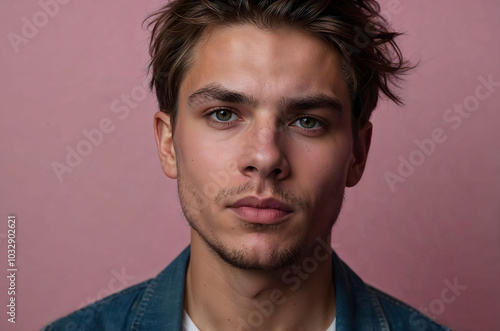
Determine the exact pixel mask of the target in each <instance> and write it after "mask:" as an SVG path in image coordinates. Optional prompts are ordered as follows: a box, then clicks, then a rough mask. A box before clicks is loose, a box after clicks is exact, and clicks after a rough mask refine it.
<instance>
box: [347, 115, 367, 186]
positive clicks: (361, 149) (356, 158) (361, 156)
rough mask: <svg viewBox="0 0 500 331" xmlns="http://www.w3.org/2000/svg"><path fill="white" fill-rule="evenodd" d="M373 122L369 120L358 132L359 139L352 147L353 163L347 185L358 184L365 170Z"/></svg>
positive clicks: (350, 166) (348, 174)
mask: <svg viewBox="0 0 500 331" xmlns="http://www.w3.org/2000/svg"><path fill="white" fill-rule="evenodd" d="M372 130H373V126H372V123H370V122H367V123H366V124H365V125H364V126H363V127H362V128H361V129H360V130H359V132H358V139H357V141H354V145H353V148H352V158H351V164H350V165H349V170H348V173H347V181H346V186H347V187H352V186H354V185H356V184H357V183H358V182H359V180H360V179H361V176H362V175H363V172H364V170H365V165H366V159H367V157H368V150H369V149H370V143H371V140H372Z"/></svg>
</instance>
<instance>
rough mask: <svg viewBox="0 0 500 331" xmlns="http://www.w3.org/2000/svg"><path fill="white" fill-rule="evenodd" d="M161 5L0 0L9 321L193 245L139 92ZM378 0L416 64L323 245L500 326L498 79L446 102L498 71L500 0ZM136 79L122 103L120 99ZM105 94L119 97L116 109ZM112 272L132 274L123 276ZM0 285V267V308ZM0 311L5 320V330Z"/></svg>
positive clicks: (423, 298) (1, 208)
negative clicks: (425, 144) (44, 5)
mask: <svg viewBox="0 0 500 331" xmlns="http://www.w3.org/2000/svg"><path fill="white" fill-rule="evenodd" d="M61 1H62V0H61ZM160 3H161V2H160V1H158V0H147V1H144V0H142V1H69V2H68V3H67V4H61V5H60V6H59V10H58V12H57V13H55V14H54V15H53V16H54V17H49V18H48V20H47V21H46V22H44V20H43V18H44V17H43V15H40V14H37V13H38V12H40V11H41V10H42V9H41V6H40V4H39V3H38V2H37V1H34V0H32V1H12V0H10V1H2V2H0V13H1V14H0V15H1V20H0V36H1V39H0V40H1V41H0V72H1V78H0V106H1V112H0V114H1V123H0V134H1V137H0V143H1V152H2V156H1V159H0V167H1V171H2V180H1V185H0V190H1V191H0V192H1V193H0V194H1V195H0V204H1V205H0V215H1V216H0V217H1V219H2V221H1V222H0V241H1V242H0V256H1V259H0V261H1V263H0V266H1V268H5V269H6V268H7V264H6V263H7V262H6V255H7V254H6V250H7V242H6V234H7V215H9V214H11V213H13V214H15V215H16V216H17V222H18V223H17V243H18V246H17V264H18V279H17V303H18V304H17V319H16V320H17V323H16V326H15V327H16V329H17V330H35V329H39V328H41V327H42V326H43V325H45V324H46V323H48V322H49V321H52V320H54V319H55V318H57V317H60V316H62V315H64V314H67V313H69V312H71V311H73V310H75V309H77V308H78V307H79V306H81V305H83V304H86V303H88V302H91V301H92V300H93V299H95V298H98V297H102V296H104V295H107V294H109V293H111V292H114V291H117V290H119V289H121V288H123V286H125V285H126V286H129V285H132V284H135V283H138V282H140V281H143V280H145V279H147V278H149V277H153V276H155V275H156V274H157V273H158V272H159V271H160V270H162V269H163V268H164V267H165V266H166V265H167V264H168V263H169V262H170V261H171V260H172V259H173V258H174V257H175V256H176V255H177V254H178V253H179V252H180V251H181V250H182V249H183V248H184V247H185V246H186V245H187V244H188V241H189V237H188V233H189V228H188V226H187V225H186V222H185V221H184V219H183V217H182V214H181V210H180V207H179V202H178V198H177V192H176V183H175V181H172V180H169V179H167V177H166V176H165V175H164V174H163V173H162V171H161V169H160V166H159V162H158V158H157V155H156V147H155V144H154V140H153V131H152V116H153V114H154V112H155V111H156V109H157V105H156V99H155V97H154V96H153V95H152V94H150V93H149V94H148V95H147V96H143V95H142V94H141V91H142V88H141V85H142V84H143V81H144V75H145V69H146V65H147V60H148V56H147V44H148V33H147V32H146V31H145V30H144V29H142V28H141V22H142V20H143V19H144V18H145V16H146V15H147V14H148V13H150V12H152V11H153V10H154V9H156V8H158V7H159V5H160ZM390 3H392V5H391V4H390ZM382 7H383V8H384V10H385V11H386V15H387V18H388V19H390V20H391V22H392V23H393V24H394V25H395V26H396V28H398V29H402V30H405V31H407V36H406V37H403V38H401V41H402V47H403V50H404V53H405V54H406V55H407V56H408V57H410V58H411V59H413V60H418V59H420V60H421V65H420V66H419V68H418V70H417V71H416V72H415V73H414V74H412V75H411V76H410V77H409V78H408V81H407V84H406V90H405V92H404V97H405V99H406V101H407V105H406V106H405V107H403V108H399V107H396V106H394V105H392V104H387V103H385V102H384V103H381V104H380V106H379V107H378V109H377V110H376V112H375V114H374V117H373V123H374V137H373V147H372V150H371V154H370V158H369V163H368V169H367V171H366V173H365V176H364V178H363V180H362V181H361V183H360V184H359V185H358V186H357V187H355V188H353V189H349V190H348V192H347V201H346V204H345V206H344V209H343V212H342V214H341V216H340V220H339V222H338V224H337V226H336V227H335V228H334V237H333V240H332V242H333V247H335V249H336V250H337V252H338V253H339V255H340V256H341V257H342V258H343V259H344V260H345V261H346V262H347V263H348V264H349V265H350V266H351V267H352V268H353V269H354V270H355V271H356V272H358V273H359V274H360V275H361V276H362V277H363V278H364V279H365V280H366V281H367V282H369V283H371V284H373V285H375V286H376V287H379V288H381V289H383V290H385V291H387V292H388V293H390V294H392V295H394V296H396V297H398V298H400V299H402V300H404V301H406V302H408V303H409V304H411V305H413V306H415V307H416V308H419V309H423V310H425V309H426V310H427V314H430V315H433V316H434V317H435V319H436V320H437V321H438V322H441V323H444V324H446V325H447V326H449V327H452V328H454V329H456V330H485V331H488V330H498V328H499V326H500V315H499V314H498V312H499V311H500V304H499V299H498V298H499V297H500V286H499V285H498V279H500V222H499V221H500V206H499V193H500V192H499V191H500V175H499V173H500V139H499V138H500V135H499V133H498V132H499V131H498V126H499V124H500V108H499V105H500V87H498V86H497V87H494V91H493V92H491V93H490V95H489V97H488V98H485V100H481V101H479V105H475V106H477V109H476V110H475V111H473V112H470V113H469V112H468V111H467V112H466V115H469V116H468V117H467V118H463V119H462V121H461V123H460V126H459V127H458V128H456V129H454V128H453V125H454V124H456V123H455V122H451V123H449V122H446V121H445V120H444V119H443V116H444V115H445V114H446V112H447V110H448V109H451V108H452V107H453V105H454V104H462V103H463V102H464V100H466V102H469V103H470V104H471V105H472V106H474V104H473V102H474V98H473V97H471V96H473V95H474V93H475V90H476V87H477V86H478V85H479V84H480V80H479V79H478V77H480V76H482V77H484V78H487V77H488V75H492V79H493V80H494V81H496V82H500V64H499V61H500V43H499V36H498V33H499V32H500V2H498V1H493V0H479V1H465V0H446V1H432V0H420V1H412V0H399V1H384V2H383V4H382ZM52 9H53V10H54V8H52ZM33 15H35V16H36V19H38V20H39V21H38V24H39V25H40V28H38V32H37V34H36V35H35V36H31V38H27V39H26V40H25V41H26V43H24V44H20V45H18V52H17V53H16V51H15V49H14V47H12V45H11V43H10V42H9V39H8V34H9V33H10V32H13V33H16V34H18V35H22V26H23V24H24V23H23V17H26V18H27V19H28V20H29V21H31V22H32V21H33ZM132 92H134V93H135V94H133V95H134V97H132V99H131V100H132V102H133V103H130V106H126V104H125V103H123V102H122V101H120V99H121V98H122V95H124V96H126V95H130V94H131V93H132ZM482 92H483V93H486V92H487V90H486V89H483V90H482ZM134 99H135V100H134ZM117 100H118V101H117ZM112 105H114V106H116V107H126V108H120V110H119V111H118V112H113V111H112ZM105 118H108V119H109V120H108V124H110V125H112V128H114V129H113V131H112V132H110V133H104V134H103V138H102V141H101V142H100V144H98V145H97V146H93V147H92V151H91V152H90V153H89V155H88V156H86V157H84V158H83V159H82V160H81V163H80V164H79V165H78V166H76V167H75V168H72V169H73V170H72V172H71V173H69V172H67V173H64V174H63V175H62V181H59V180H58V178H57V176H56V174H55V172H54V171H53V169H52V166H51V164H52V163H53V162H60V163H65V157H66V155H67V153H68V152H67V149H66V148H67V147H68V146H69V148H73V149H75V148H76V147H77V146H79V145H80V148H83V149H85V146H84V144H85V143H84V142H83V141H84V140H85V136H84V135H83V134H82V130H87V131H91V130H94V129H96V128H98V127H99V123H100V122H101V121H102V120H103V119H105ZM105 121H106V120H105ZM437 128H440V129H442V131H443V132H444V134H445V135H446V140H445V141H444V142H442V143H436V147H435V151H434V152H432V153H429V154H430V155H429V156H427V155H425V157H424V159H423V164H421V165H419V166H417V167H415V169H414V171H413V173H412V174H411V175H409V176H408V177H407V178H404V177H401V178H402V179H404V182H398V183H396V184H395V186H394V187H393V189H394V191H393V190H391V187H390V185H389V184H388V183H387V181H386V179H385V177H384V176H385V174H386V172H387V171H390V172H392V173H394V174H397V173H398V165H399V163H400V160H399V159H398V157H399V156H402V157H403V158H404V159H406V160H408V158H409V157H410V156H411V155H413V158H414V160H416V162H418V161H422V159H418V156H419V155H420V156H422V155H423V154H419V153H418V152H415V151H417V150H418V147H417V145H416V143H415V142H414V141H415V139H418V140H424V139H426V138H430V137H431V136H432V131H433V130H434V129H437ZM87 147H88V146H87ZM412 153H413V154H412ZM406 175H408V174H406ZM5 269H4V270H5ZM122 272H123V273H125V274H126V275H127V276H128V278H125V279H123V278H120V277H117V276H116V275H117V274H121V273H122ZM3 273H6V271H5V272H2V274H3ZM455 279H457V280H456V281H457V282H458V283H459V284H461V285H465V286H467V288H466V289H465V290H462V291H461V292H460V293H459V294H458V295H457V296H456V297H455V299H454V300H453V302H448V303H443V302H442V300H441V292H442V291H443V290H444V289H445V288H446V285H445V281H446V280H448V281H450V282H453V281H454V280H455ZM7 287H8V283H7V279H6V278H5V277H1V278H0V302H1V303H2V304H1V305H0V306H2V307H4V308H2V310H5V311H6V306H5V305H6V303H7V300H8V298H7V293H6V292H7ZM5 311H4V312H0V316H1V318H0V329H2V330H9V329H14V327H13V325H12V324H10V323H8V322H7V321H6V319H7V317H6V313H5Z"/></svg>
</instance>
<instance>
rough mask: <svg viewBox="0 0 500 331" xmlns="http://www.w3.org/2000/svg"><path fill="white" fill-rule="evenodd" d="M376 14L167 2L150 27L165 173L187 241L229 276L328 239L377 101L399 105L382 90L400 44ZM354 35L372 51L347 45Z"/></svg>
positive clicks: (323, 7)
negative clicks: (186, 226)
mask: <svg viewBox="0 0 500 331" xmlns="http://www.w3.org/2000/svg"><path fill="white" fill-rule="evenodd" d="M374 7H375V4H374V3H373V2H371V1H365V2H363V1H332V3H331V4H330V2H328V1H307V2H303V1H253V2H251V1H245V0H242V1H174V2H172V3H170V4H169V5H168V6H167V8H166V9H164V10H162V11H160V12H159V13H158V14H157V16H155V19H156V21H155V27H154V29H153V40H152V47H151V52H152V58H153V59H152V71H153V85H154V87H155V89H156V93H157V95H158V100H159V103H160V107H161V110H162V113H158V114H157V115H156V116H155V119H156V120H155V132H156V139H157V143H158V149H159V154H160V159H161V161H162V168H163V170H164V172H165V173H166V174H167V175H168V176H169V177H171V178H177V179H178V188H179V196H180V200H181V205H182V208H183V211H184V214H185V216H186V218H187V220H188V221H189V223H190V225H191V226H192V227H193V229H194V230H195V231H196V233H197V235H195V236H194V239H193V240H197V241H199V242H202V243H204V244H206V245H208V246H209V247H210V248H212V249H213V250H214V251H215V252H216V253H217V254H218V256H219V257H220V258H222V259H223V260H225V261H226V262H228V263H229V264H231V265H233V266H236V267H240V268H250V269H263V270H272V269H277V268H282V267H284V266H286V265H289V264H290V263H293V262H294V261H295V260H296V259H297V258H299V257H300V256H302V255H303V254H305V252H306V251H307V250H308V249H311V247H312V245H313V244H314V242H315V240H316V239H317V238H318V237H321V238H326V237H328V235H329V233H330V231H331V227H332V226H333V224H334V222H335V220H336V219H337V217H338V215H339V212H340V208H341V205H342V200H343V194H344V188H345V187H346V186H353V185H355V184H356V183H357V182H358V181H359V179H360V178H361V175H362V173H363V170H364V166H365V162H366V157H367V154H368V149H369V145H370V138H371V124H370V123H369V122H368V118H369V116H370V113H371V111H372V110H373V108H374V106H375V104H376V102H377V99H378V93H379V90H382V91H383V92H384V93H386V94H387V95H388V96H389V97H391V98H394V99H395V100H396V101H398V100H399V99H397V98H396V96H395V95H394V94H393V93H392V92H391V90H390V89H389V87H388V85H387V84H388V81H390V79H391V77H395V76H393V74H394V73H397V72H399V71H400V70H403V65H404V64H403V62H402V60H401V57H400V53H399V51H398V49H397V47H396V46H395V44H394V43H393V41H392V38H393V37H394V36H395V35H396V34H394V33H389V32H387V31H385V30H383V31H382V30H380V29H382V25H381V21H377V19H379V20H380V18H379V17H377V16H376V12H375V9H374ZM370 18H371V20H370ZM353 24H354V25H353ZM357 28H360V29H362V31H369V33H370V36H371V37H370V38H374V39H373V40H371V41H370V42H369V43H365V44H356V42H354V39H352V38H355V34H356V29H357ZM377 29H378V30H377ZM374 30H376V31H374ZM365 33H367V32H365ZM365 36H366V34H365ZM348 42H350V43H351V44H350V46H348V45H349V44H347V43H348ZM387 45H389V46H390V47H393V49H395V50H396V53H395V54H396V55H397V57H396V58H397V61H396V62H394V63H393V62H391V60H390V59H389V57H390V56H391V55H390V54H387V53H384V52H383V51H384V49H385V48H387V47H389V46H387ZM385 50H386V49H385ZM363 56H364V57H363ZM381 68H383V70H382V69H381ZM174 127H175V135H174Z"/></svg>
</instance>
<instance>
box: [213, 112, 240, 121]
mask: <svg viewBox="0 0 500 331" xmlns="http://www.w3.org/2000/svg"><path fill="white" fill-rule="evenodd" d="M211 117H212V118H213V119H214V120H217V121H220V122H229V121H231V120H235V119H236V115H235V114H234V113H233V112H232V111H230V110H227V109H219V110H216V111H214V112H213V113H212V115H211Z"/></svg>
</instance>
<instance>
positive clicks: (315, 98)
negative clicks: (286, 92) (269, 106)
mask: <svg viewBox="0 0 500 331" xmlns="http://www.w3.org/2000/svg"><path fill="white" fill-rule="evenodd" d="M280 106H281V108H282V109H285V110H287V111H306V110H311V109H331V110H333V111H335V112H336V113H341V112H342V111H343V107H342V103H341V102H340V100H339V99H337V98H335V97H331V96H329V95H326V94H323V93H318V94H313V95H308V96H304V97H299V98H283V99H282V100H281V105H280Z"/></svg>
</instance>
